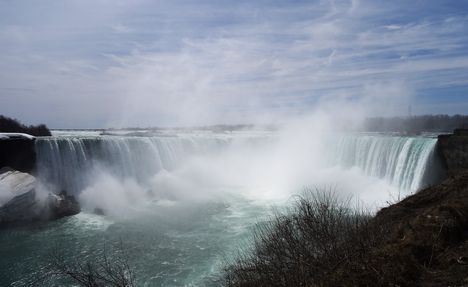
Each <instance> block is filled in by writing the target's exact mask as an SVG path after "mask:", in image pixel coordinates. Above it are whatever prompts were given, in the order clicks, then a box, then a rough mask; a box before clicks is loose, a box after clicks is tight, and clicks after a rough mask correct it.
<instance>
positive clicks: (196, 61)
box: [0, 0, 468, 127]
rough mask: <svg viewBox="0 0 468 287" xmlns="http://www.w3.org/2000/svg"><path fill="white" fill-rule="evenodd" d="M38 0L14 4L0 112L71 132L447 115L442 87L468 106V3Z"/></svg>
mask: <svg viewBox="0 0 468 287" xmlns="http://www.w3.org/2000/svg"><path fill="white" fill-rule="evenodd" d="M27 4H29V3H28V2H27V1H4V2H0V8H1V9H0V11H3V12H0V19H2V20H0V45H1V46H2V47H3V48H2V53H1V55H0V62H1V63H2V66H0V113H6V114H11V115H14V116H16V117H21V118H25V119H28V120H30V121H38V120H40V121H45V122H47V123H49V124H50V125H52V126H57V127H60V126H74V127H79V126H87V127H90V126H103V125H122V126H131V125H143V126H145V125H190V124H208V123H220V122H222V123H237V122H265V121H275V120H278V119H281V118H284V117H288V116H291V115H296V114H301V113H307V112H308V111H311V110H314V109H315V108H317V107H319V106H320V107H323V106H330V105H333V104H344V103H354V104H355V103H360V104H361V105H360V106H362V107H372V109H367V110H366V109H364V111H363V112H367V113H369V114H375V113H378V114H382V113H385V114H388V115H390V114H395V113H400V114H401V113H404V111H406V107H407V105H408V104H414V105H416V107H415V108H414V109H413V110H414V111H415V112H420V113H424V112H437V109H436V106H435V104H431V103H432V102H434V101H431V100H427V96H426V94H425V93H426V92H427V90H428V89H429V90H431V89H433V90H437V89H444V94H440V95H437V94H436V93H431V97H446V102H445V103H444V105H445V106H446V107H449V106H451V107H452V108H450V109H448V108H444V109H442V110H441V112H450V113H455V112H461V111H460V110H459V109H458V108H457V105H454V101H458V102H460V101H462V100H460V98H455V97H453V98H450V88H454V89H455V88H456V90H457V91H458V92H459V91H460V87H462V90H463V89H464V90H465V91H467V92H468V85H467V82H466V79H467V76H468V53H467V52H466V51H468V49H467V48H468V33H467V31H468V16H467V15H468V5H466V7H459V6H458V7H451V6H450V5H448V4H444V3H441V2H439V1H430V3H427V4H425V5H424V6H420V4H418V3H416V4H411V3H409V2H407V1H402V2H400V3H398V2H392V3H390V2H387V1H295V2H294V3H292V2H290V1H276V2H275V3H274V4H272V3H267V2H263V1H260V2H255V1H193V2H191V1H170V2H166V1H144V0H140V1H132V2H126V1H121V2H120V1H117V2H116V1H105V0H101V1H78V2H77V1H61V2H60V4H58V3H57V2H55V1H50V2H46V3H45V4H43V5H41V6H42V8H40V10H39V11H37V10H34V9H33V8H36V7H31V5H27ZM437 7H438V8H439V9H436V8H437ZM2 16H5V17H2ZM25 89H27V90H25ZM29 91H34V92H29ZM447 91H448V92H449V95H447V94H446V93H447ZM466 101H468V99H465V103H466ZM422 103H425V104H422ZM437 105H440V102H438V103H437ZM458 106H461V105H458ZM389 107H393V109H391V108H389ZM51 108H52V109H54V110H56V111H55V112H54V113H51V112H50V110H51Z"/></svg>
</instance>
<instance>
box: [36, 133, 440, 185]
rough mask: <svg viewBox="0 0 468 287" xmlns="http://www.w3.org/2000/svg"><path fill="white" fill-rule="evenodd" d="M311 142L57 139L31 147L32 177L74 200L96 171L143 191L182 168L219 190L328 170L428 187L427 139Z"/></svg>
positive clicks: (264, 136)
mask: <svg viewBox="0 0 468 287" xmlns="http://www.w3.org/2000/svg"><path fill="white" fill-rule="evenodd" d="M291 140H292V141H294V139H291ZM315 141H316V142H315V144H300V145H297V144H293V145H291V144H290V143H289V142H288V143H287V144H284V140H283V141H282V140H281V139H279V138H278V137H277V136H276V135H275V134H272V133H239V134H236V133H234V134H216V133H202V134H197V133H185V134H171V135H167V134H166V135H159V136H78V137H73V136H62V137H51V138H44V139H38V140H37V144H36V149H37V155H38V161H37V163H38V173H39V177H40V178H41V179H42V180H43V181H45V182H48V183H50V184H51V185H52V186H53V187H54V188H56V189H57V190H62V189H63V190H67V191H68V192H71V193H74V194H78V193H80V192H81V191H82V190H84V189H85V188H87V187H88V186H89V185H90V184H92V183H93V181H95V179H96V174H98V173H101V172H102V171H105V172H106V173H107V174H109V175H111V176H114V177H117V178H121V179H131V180H134V181H135V182H137V183H138V184H143V185H146V186H147V185H148V184H149V183H151V182H152V181H154V177H155V176H157V175H159V176H160V177H161V176H166V177H167V176H169V177H170V176H171V175H173V173H174V174H175V173H177V172H180V171H181V170H184V168H185V169H187V167H188V166H190V167H191V168H192V169H193V170H192V175H193V174H197V173H198V176H200V174H199V173H200V170H201V169H206V168H207V167H209V169H211V170H212V172H213V177H216V179H215V180H217V184H219V185H221V186H222V185H225V186H226V185H229V186H233V185H235V186H244V187H245V186H247V185H251V187H252V185H255V186H256V187H258V186H263V187H265V186H270V187H271V184H272V183H278V184H279V182H284V180H281V179H280V178H279V177H284V178H285V180H286V178H288V176H289V178H296V179H297V178H298V177H297V176H292V177H291V173H296V174H302V175H303V178H304V177H310V179H313V178H314V176H313V174H315V175H317V174H318V173H320V172H322V171H323V170H328V169H330V168H333V167H334V168H339V169H341V170H352V169H356V168H357V169H358V170H359V172H360V173H361V174H362V175H363V176H368V177H370V178H375V179H379V180H382V181H384V182H385V183H387V184H388V185H389V186H390V187H392V188H395V189H397V190H398V191H399V192H404V193H405V194H408V193H411V192H415V191H416V190H418V189H419V188H421V187H423V186H424V185H425V184H427V183H426V182H424V175H425V172H426V167H427V166H428V163H429V162H430V161H431V158H432V157H433V150H434V147H435V143H436V139H434V138H429V137H398V136H385V135H376V134H374V135H370V134H329V135H326V137H324V138H323V139H320V140H319V141H318V142H319V144H317V139H316V140H315ZM288 149H291V150H290V151H289V150H288ZM301 149H303V150H301ZM314 149H316V150H314ZM194 165H196V166H194ZM298 169H302V170H298ZM304 170H306V171H304ZM307 170H308V172H309V174H307ZM180 176H184V175H183V174H182V175H180ZM205 176H206V175H205ZM208 176H209V175H208ZM337 176H338V175H337ZM179 180H181V181H184V180H185V179H184V178H179ZM219 181H221V182H219ZM223 181H224V182H223ZM262 181H263V182H262ZM298 181H301V180H298ZM253 182H254V183H253ZM305 182H308V183H310V184H314V182H309V181H307V180H306V181H304V183H305ZM318 182H321V181H320V180H318ZM267 183H269V184H267ZM301 183H302V182H301ZM289 184H291V183H290V182H289ZM281 188H287V186H286V185H281ZM291 188H293V187H292V186H291ZM294 188H297V187H294ZM151 192H155V191H154V190H151ZM156 192H160V191H156ZM289 192H291V193H292V192H295V190H292V191H289Z"/></svg>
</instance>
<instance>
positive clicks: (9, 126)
mask: <svg viewBox="0 0 468 287" xmlns="http://www.w3.org/2000/svg"><path fill="white" fill-rule="evenodd" d="M0 132H2V133H26V134H30V135H33V136H50V135H51V133H50V130H49V129H48V128H47V126H46V125H44V124H40V125H37V126H33V125H31V126H26V125H23V124H22V123H20V122H19V121H18V120H16V119H12V118H8V117H5V116H2V115H0Z"/></svg>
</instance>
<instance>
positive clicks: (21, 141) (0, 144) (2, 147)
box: [0, 138, 36, 173]
mask: <svg viewBox="0 0 468 287" xmlns="http://www.w3.org/2000/svg"><path fill="white" fill-rule="evenodd" d="M34 145H35V141H34V140H33V139H32V140H31V139H27V138H17V139H0V168H2V167H6V166H8V167H11V168H13V169H15V170H18V171H21V172H27V173H31V172H33V171H34V168H35V165H36V151H35V147H34Z"/></svg>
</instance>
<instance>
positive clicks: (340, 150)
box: [330, 134, 437, 192]
mask: <svg viewBox="0 0 468 287" xmlns="http://www.w3.org/2000/svg"><path fill="white" fill-rule="evenodd" d="M333 142H334V147H333V148H332V154H331V155H330V159H331V161H332V164H337V165H340V166H343V167H345V168H350V167H358V168H360V169H361V170H362V171H363V172H364V174H366V175H368V176H373V177H377V178H381V179H384V180H386V181H387V182H388V183H389V184H391V185H393V186H395V187H397V188H398V189H399V190H400V191H405V192H415V191H417V190H418V189H420V188H422V187H424V186H426V185H428V184H431V183H432V182H431V180H430V179H427V178H426V179H425V177H424V175H425V173H426V169H427V167H428V163H429V162H432V159H433V157H434V148H435V145H436V142H437V139H435V138H430V137H400V136H383V135H369V134H367V135H349V134H348V135H341V136H338V137H337V138H334V141H333ZM332 145H333V144H332ZM430 168H432V167H430Z"/></svg>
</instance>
